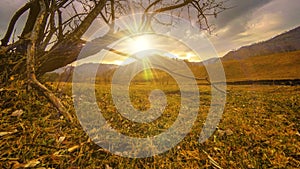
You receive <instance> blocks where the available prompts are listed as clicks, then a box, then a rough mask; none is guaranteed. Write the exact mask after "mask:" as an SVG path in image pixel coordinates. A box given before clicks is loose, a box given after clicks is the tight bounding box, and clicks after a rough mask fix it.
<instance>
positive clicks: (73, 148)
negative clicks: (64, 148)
mask: <svg viewBox="0 0 300 169" xmlns="http://www.w3.org/2000/svg"><path fill="white" fill-rule="evenodd" d="M78 148H79V145H76V146H73V147H71V148H68V152H70V153H72V152H73V151H75V150H76V149H78Z"/></svg>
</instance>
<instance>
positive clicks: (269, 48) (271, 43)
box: [222, 27, 300, 60]
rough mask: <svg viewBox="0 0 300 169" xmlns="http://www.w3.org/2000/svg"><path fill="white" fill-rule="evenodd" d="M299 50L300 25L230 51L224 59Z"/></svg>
mask: <svg viewBox="0 0 300 169" xmlns="http://www.w3.org/2000/svg"><path fill="white" fill-rule="evenodd" d="M297 50H300V27H297V28H295V29H293V30H290V31H288V32H285V33H283V34H280V35H278V36H275V37H274V38H272V39H270V40H267V41H264V42H259V43H255V44H252V45H249V46H243V47H241V48H239V49H238V50H236V51H230V52H229V53H227V54H226V55H225V56H224V57H223V58H222V60H232V59H238V60H239V59H244V58H248V57H253V56H264V55H270V54H276V53H284V52H291V51H297Z"/></svg>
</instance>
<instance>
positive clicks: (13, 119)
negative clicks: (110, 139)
mask: <svg viewBox="0 0 300 169" xmlns="http://www.w3.org/2000/svg"><path fill="white" fill-rule="evenodd" d="M18 87H19V85H15V86H11V87H10V88H7V89H1V90H0V98H1V99H0V111H1V114H0V119H1V122H0V124H1V125H0V168H24V167H34V168H106V169H110V168H218V167H219V168H300V153H299V152H300V87H299V86H296V87H287V86H228V95H227V103H226V108H225V112H224V114H223V118H222V120H221V122H220V124H219V127H218V129H217V130H216V131H215V133H214V135H213V136H212V137H210V139H209V140H208V141H207V142H205V143H204V144H199V143H198V137H199V134H200V132H201V128H202V126H203V123H204V121H205V119H206V115H207V113H208V110H209V107H210V88H209V87H208V86H200V87H199V89H200V97H201V98H200V108H199V114H198V118H197V120H196V122H195V124H194V126H193V128H192V130H191V132H190V133H189V134H188V135H187V136H186V137H185V139H184V140H183V141H182V142H180V143H179V144H178V145H177V146H176V147H174V148H172V149H171V150H169V151H167V152H166V153H163V154H160V155H157V156H154V157H149V158H142V159H134V158H124V157H120V156H117V155H113V154H111V153H110V152H108V151H106V150H104V149H102V148H101V147H98V146H97V145H96V144H94V143H93V142H92V141H91V140H90V139H89V137H88V136H87V135H86V134H85V133H84V131H83V130H82V128H81V126H80V125H79V123H78V122H76V123H74V124H70V123H68V122H67V121H66V120H65V119H64V118H63V117H62V116H61V115H60V114H59V113H58V112H57V111H56V110H55V109H54V108H53V106H52V105H51V104H49V103H48V102H47V100H46V99H45V98H44V97H42V96H40V95H39V94H38V93H36V92H30V93H29V94H28V93H27V92H26V90H25V89H22V88H21V89H20V88H18ZM56 87H57V84H55V85H53V86H52V88H53V89H54V90H55V89H56ZM160 87H162V88H163V89H162V90H163V91H165V93H167V99H168V108H167V109H166V112H165V113H164V114H163V117H162V118H161V120H159V121H157V123H151V124H143V125H137V124H134V123H131V122H130V121H126V120H124V119H123V120H121V123H120V121H119V122H118V123H116V122H114V119H115V120H116V119H118V118H122V117H120V116H119V115H118V114H117V112H116V109H115V107H114V105H113V104H112V101H111V96H110V92H109V90H110V87H109V86H102V85H99V86H97V89H96V94H97V102H98V105H99V106H100V107H101V108H103V109H104V110H105V111H104V116H105V118H106V119H107V120H109V121H110V122H111V124H112V126H113V127H114V128H116V129H117V130H119V131H120V132H122V133H124V134H127V135H130V136H133V137H146V136H153V135H156V134H158V133H160V132H163V131H164V130H166V129H167V128H168V127H169V126H170V125H172V121H174V119H176V116H177V114H178V108H179V105H178V98H179V91H178V88H177V86H171V85H169V86H164V87H163V86H160ZM59 88H60V91H58V92H57V95H58V96H59V97H60V98H61V99H62V101H63V103H64V104H65V105H66V106H67V107H68V109H69V110H70V112H72V113H73V114H74V113H75V111H74V108H73V106H72V98H71V86H70V84H60V87H59ZM148 89H149V88H148V87H145V86H143V85H140V86H135V87H134V86H133V87H131V88H130V90H131V93H133V94H134V95H133V96H132V97H131V98H132V102H133V105H134V106H135V107H136V108H137V109H140V110H146V109H147V108H149V102H148V101H147V100H146V98H147V94H148V93H149V91H148ZM150 89H151V88H150ZM62 91H64V92H62Z"/></svg>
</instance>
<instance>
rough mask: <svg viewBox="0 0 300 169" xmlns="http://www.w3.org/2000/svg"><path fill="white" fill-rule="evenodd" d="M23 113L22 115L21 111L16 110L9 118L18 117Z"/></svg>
mask: <svg viewBox="0 0 300 169" xmlns="http://www.w3.org/2000/svg"><path fill="white" fill-rule="evenodd" d="M23 113H24V111H23V110H16V111H14V112H13V113H12V114H11V116H13V117H20V116H21V115H22V114H23Z"/></svg>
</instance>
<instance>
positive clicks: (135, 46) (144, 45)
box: [128, 35, 151, 52]
mask: <svg viewBox="0 0 300 169" xmlns="http://www.w3.org/2000/svg"><path fill="white" fill-rule="evenodd" d="M128 48H129V50H130V51H131V52H140V51H144V50H148V49H151V40H150V38H149V37H148V36H145V35H141V36H136V37H132V38H131V39H130V42H129V43H128Z"/></svg>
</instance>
